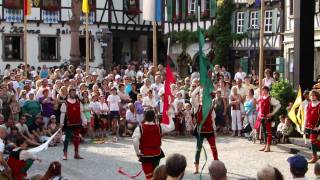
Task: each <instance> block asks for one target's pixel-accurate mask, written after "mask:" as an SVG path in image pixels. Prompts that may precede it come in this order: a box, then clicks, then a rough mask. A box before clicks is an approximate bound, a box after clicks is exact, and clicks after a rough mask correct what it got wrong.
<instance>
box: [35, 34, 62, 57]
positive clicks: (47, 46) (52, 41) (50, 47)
mask: <svg viewBox="0 0 320 180" xmlns="http://www.w3.org/2000/svg"><path fill="white" fill-rule="evenodd" d="M59 40H60V38H59V37H57V36H40V37H39V41H40V43H39V49H40V51H39V53H40V56H39V58H40V59H39V61H46V62H52V61H59V60H60V42H59Z"/></svg>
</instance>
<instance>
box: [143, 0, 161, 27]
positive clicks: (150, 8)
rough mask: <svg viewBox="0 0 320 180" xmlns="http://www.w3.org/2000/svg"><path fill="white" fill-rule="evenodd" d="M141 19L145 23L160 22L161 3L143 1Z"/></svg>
mask: <svg viewBox="0 0 320 180" xmlns="http://www.w3.org/2000/svg"><path fill="white" fill-rule="evenodd" d="M143 19H144V20H146V21H157V22H160V21H161V20H162V1H161V0H144V1H143Z"/></svg>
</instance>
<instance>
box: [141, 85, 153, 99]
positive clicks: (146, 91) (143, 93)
mask: <svg viewBox="0 0 320 180" xmlns="http://www.w3.org/2000/svg"><path fill="white" fill-rule="evenodd" d="M150 90H151V87H150V88H148V87H147V86H145V85H143V86H142V87H141V88H140V94H141V95H142V97H145V96H146V95H147V93H148V92H149V91H150Z"/></svg>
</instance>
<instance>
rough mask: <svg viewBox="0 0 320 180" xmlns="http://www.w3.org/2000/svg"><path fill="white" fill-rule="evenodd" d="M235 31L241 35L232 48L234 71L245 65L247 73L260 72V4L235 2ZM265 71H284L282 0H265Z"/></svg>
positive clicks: (233, 26) (244, 0)
mask: <svg viewBox="0 0 320 180" xmlns="http://www.w3.org/2000/svg"><path fill="white" fill-rule="evenodd" d="M234 2H235V5H236V10H235V12H234V14H233V16H232V22H231V23H232V31H233V32H234V33H235V34H237V35H238V36H239V38H237V40H234V42H233V44H232V47H231V59H232V60H233V61H234V62H233V66H234V70H235V71H237V70H238V68H239V67H240V66H241V67H242V68H243V69H244V70H245V71H247V72H250V71H251V70H252V69H254V70H256V72H257V70H258V64H259V49H260V47H259V36H260V32H259V31H260V28H261V26H260V18H261V11H260V5H259V4H255V3H254V2H255V1H252V0H235V1H234ZM265 3H266V6H265V7H266V10H265V22H264V23H265V26H264V27H263V28H264V30H265V34H264V68H270V69H271V70H273V71H275V70H277V71H282V69H283V68H282V67H281V64H282V63H281V62H282V61H283V58H282V41H283V35H282V32H283V24H284V21H283V20H284V18H283V3H282V1H281V0H265Z"/></svg>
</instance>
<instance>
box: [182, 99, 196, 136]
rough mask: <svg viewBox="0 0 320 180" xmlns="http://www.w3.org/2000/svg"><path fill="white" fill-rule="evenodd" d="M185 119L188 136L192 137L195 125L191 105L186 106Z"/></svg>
mask: <svg viewBox="0 0 320 180" xmlns="http://www.w3.org/2000/svg"><path fill="white" fill-rule="evenodd" d="M184 119H185V124H186V131H187V133H188V135H192V133H193V128H194V125H193V118H192V106H191V104H190V103H186V104H185V110H184Z"/></svg>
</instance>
